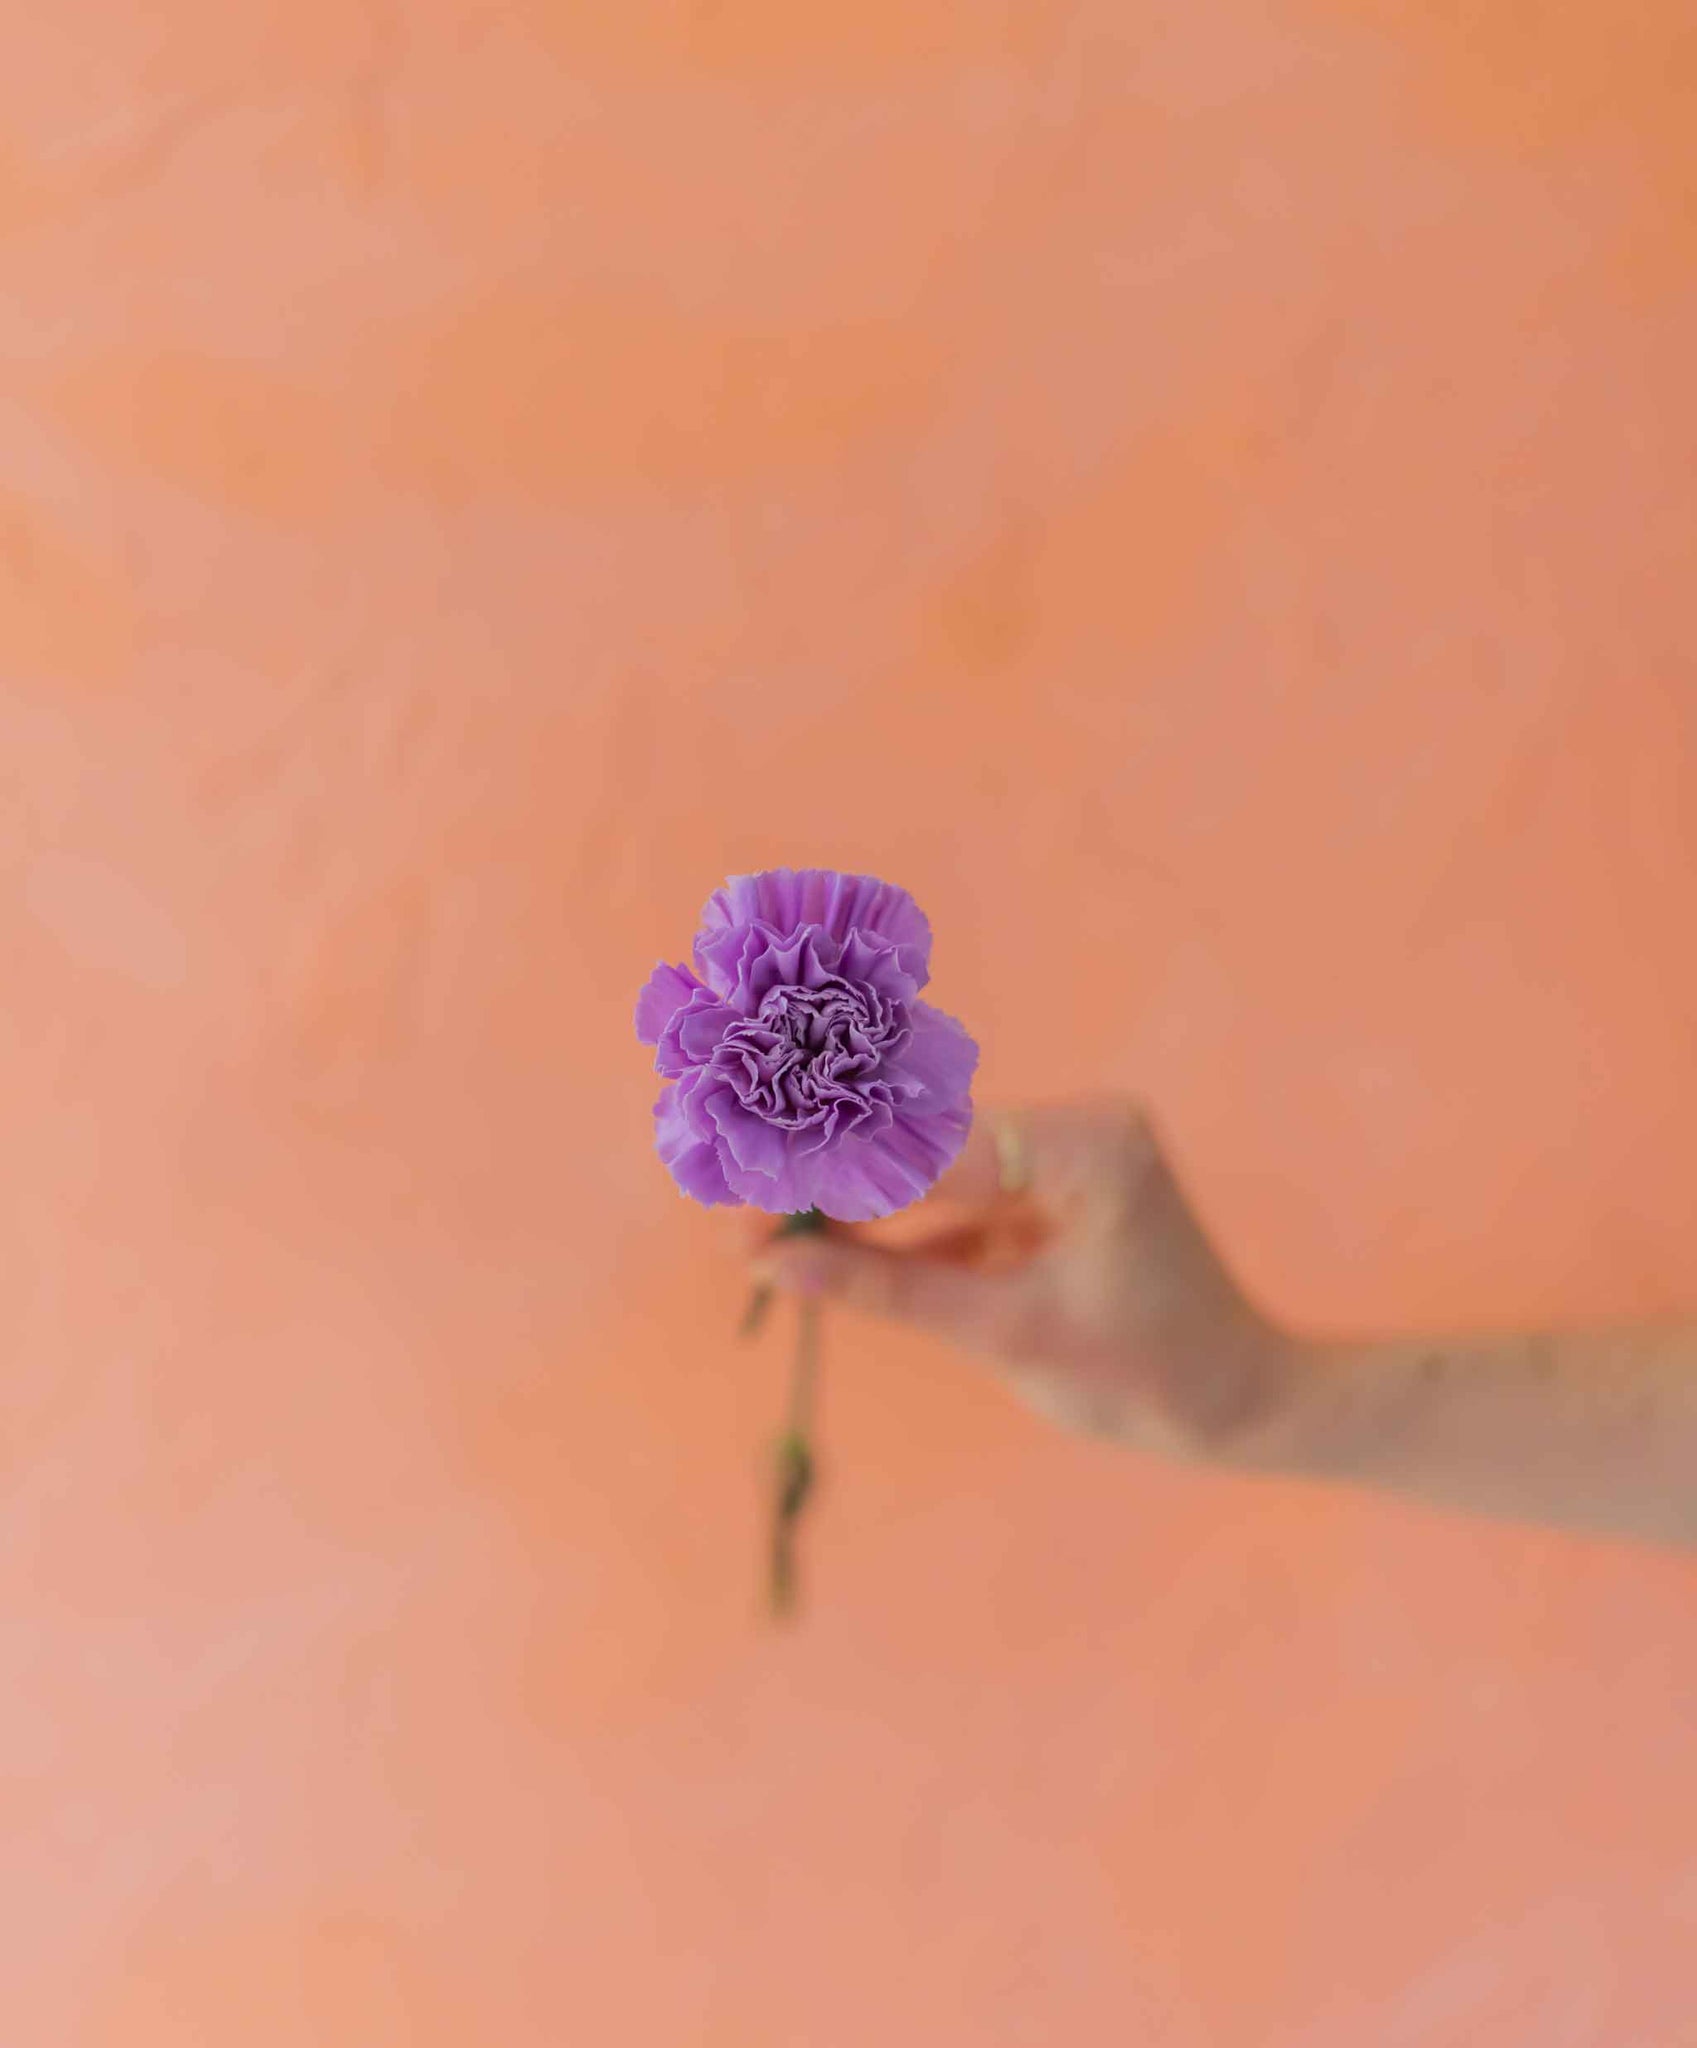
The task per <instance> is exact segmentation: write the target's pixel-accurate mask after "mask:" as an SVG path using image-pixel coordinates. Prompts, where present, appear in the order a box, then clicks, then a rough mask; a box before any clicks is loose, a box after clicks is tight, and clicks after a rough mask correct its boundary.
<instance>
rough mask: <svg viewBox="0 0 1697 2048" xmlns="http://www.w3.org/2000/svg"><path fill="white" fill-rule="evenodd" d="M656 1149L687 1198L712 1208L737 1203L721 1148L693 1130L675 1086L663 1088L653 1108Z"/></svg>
mask: <svg viewBox="0 0 1697 2048" xmlns="http://www.w3.org/2000/svg"><path fill="white" fill-rule="evenodd" d="M654 1145H655V1149H656V1150H657V1151H658V1152H659V1154H660V1157H661V1158H662V1159H663V1160H664V1161H665V1163H666V1165H667V1167H668V1168H669V1169H670V1171H671V1175H672V1178H673V1180H675V1181H676V1182H677V1184H678V1186H679V1187H680V1188H681V1189H682V1190H683V1192H684V1193H685V1194H686V1195H689V1196H691V1197H692V1198H693V1199H694V1200H695V1201H697V1202H705V1203H706V1204H707V1206H708V1207H709V1208H717V1207H720V1206H722V1205H723V1204H725V1203H732V1204H734V1203H735V1201H736V1199H737V1198H736V1196H735V1195H734V1194H733V1193H732V1192H731V1190H730V1187H729V1185H728V1184H727V1182H726V1180H725V1173H724V1168H723V1167H722V1166H721V1165H720V1164H719V1153H718V1148H717V1146H715V1145H714V1144H713V1143H712V1142H711V1141H710V1140H708V1139H704V1138H701V1137H698V1136H697V1135H696V1133H695V1132H694V1131H693V1130H692V1129H691V1128H690V1125H689V1122H688V1120H687V1118H686V1117H685V1115H684V1104H683V1103H682V1102H681V1101H680V1100H679V1093H678V1088H677V1086H676V1084H674V1085H673V1086H671V1087H669V1088H663V1089H662V1090H661V1091H660V1099H659V1101H658V1102H656V1103H655V1105H654Z"/></svg>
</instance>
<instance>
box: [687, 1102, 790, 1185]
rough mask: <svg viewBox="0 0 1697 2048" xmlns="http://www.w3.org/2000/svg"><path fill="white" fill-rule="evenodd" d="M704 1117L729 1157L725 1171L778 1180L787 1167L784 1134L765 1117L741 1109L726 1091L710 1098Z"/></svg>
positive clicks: (786, 1147)
mask: <svg viewBox="0 0 1697 2048" xmlns="http://www.w3.org/2000/svg"><path fill="white" fill-rule="evenodd" d="M707 1113H708V1115H709V1116H711V1117H712V1119H713V1122H714V1124H715V1125H716V1126H717V1128H718V1132H719V1135H720V1137H722V1138H723V1139H724V1141H725V1143H724V1147H723V1150H724V1151H725V1152H726V1153H727V1154H728V1155H729V1158H728V1160H727V1166H728V1167H740V1168H741V1169H742V1170H743V1171H744V1172H746V1173H758V1174H764V1175H765V1177H766V1178H767V1179H768V1180H777V1179H778V1178H780V1177H781V1175H782V1174H783V1172H784V1169H785V1167H786V1165H787V1164H788V1160H789V1148H788V1146H787V1144H786V1142H785V1133H784V1132H783V1131H781V1130H780V1129H779V1128H778V1126H777V1125H776V1124H769V1123H767V1122H766V1120H765V1118H764V1117H759V1116H756V1115H755V1114H754V1112H753V1111H752V1110H747V1109H744V1108H743V1106H742V1104H741V1103H740V1102H738V1100H737V1099H736V1096H735V1095H734V1094H733V1093H732V1091H731V1090H730V1089H728V1088H726V1089H722V1090H719V1091H718V1092H716V1093H715V1094H714V1095H713V1096H712V1097H711V1098H709V1100H708V1103H707ZM802 1206H803V1208H805V1207H806V1206H807V1205H806V1204H805V1203H803V1204H802Z"/></svg>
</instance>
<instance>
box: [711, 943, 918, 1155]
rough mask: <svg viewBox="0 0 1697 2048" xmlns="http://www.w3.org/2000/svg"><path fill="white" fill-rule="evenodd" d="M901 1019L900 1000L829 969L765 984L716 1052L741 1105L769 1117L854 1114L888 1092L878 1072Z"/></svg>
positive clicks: (901, 1032)
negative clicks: (752, 1010)
mask: <svg viewBox="0 0 1697 2048" xmlns="http://www.w3.org/2000/svg"><path fill="white" fill-rule="evenodd" d="M906 1023H907V1019H906V1015H905V1013H904V1011H903V1009H902V1006H901V1005H900V1004H899V1003H892V1002H890V1001H888V1000H887V999H886V998H885V997H883V996H882V995H880V994H879V993H878V991H877V990H876V989H874V988H868V987H866V986H865V985H864V984H861V983H857V982H850V981H844V980H842V979H840V978H839V977H837V976H831V977H830V978H829V979H827V980H825V981H823V982H821V983H820V985H819V986H818V987H817V988H804V987H801V986H799V985H791V986H788V987H784V988H775V989H772V990H770V991H769V992H768V993H767V995H766V998H765V1000H764V1001H763V1002H762V1003H761V1005H760V1009H759V1012H758V1014H757V1015H755V1016H753V1017H749V1018H747V1019H746V1020H745V1021H743V1022H742V1023H740V1024H737V1025H735V1026H733V1028H732V1029H731V1030H730V1031H728V1032H727V1033H726V1035H725V1038H724V1040H723V1041H722V1043H721V1046H720V1053H719V1060H720V1063H721V1065H722V1067H723V1069H724V1071H726V1072H727V1073H728V1075H729V1077H730V1079H731V1081H732V1084H733V1086H734V1087H735V1088H736V1092H737V1096H738V1098H739V1100H740V1101H741V1102H742V1105H743V1107H744V1108H745V1109H751V1110H753V1111H754V1112H755V1113H756V1114H757V1115H758V1116H761V1117H763V1118H765V1119H766V1120H767V1121H768V1122H771V1123H778V1124H784V1125H788V1126H790V1127H791V1128H797V1127H800V1126H802V1125H806V1124H814V1123H818V1122H820V1121H822V1120H824V1119H826V1118H827V1117H828V1118H830V1120H831V1121H832V1122H833V1124H834V1123H836V1122H837V1121H838V1120H840V1119H841V1118H842V1117H844V1116H847V1117H848V1118H849V1120H850V1121H851V1122H855V1121H858V1120H859V1119H860V1118H861V1117H862V1116H864V1115H866V1114H867V1113H868V1112H869V1111H870V1110H871V1108H872V1105H873V1103H874V1102H877V1101H880V1100H883V1099H884V1098H885V1097H887V1096H888V1094H889V1090H888V1087H887V1086H886V1084H884V1083H883V1082H882V1081H880V1080H879V1079H878V1073H879V1069H880V1068H881V1066H882V1065H883V1062H884V1058H885V1056H886V1055H887V1054H888V1053H889V1052H891V1051H892V1050H894V1048H895V1047H896V1046H897V1045H898V1044H899V1043H901V1041H902V1040H903V1039H904V1038H905V1037H906Z"/></svg>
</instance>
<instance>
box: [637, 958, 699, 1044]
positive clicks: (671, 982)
mask: <svg viewBox="0 0 1697 2048" xmlns="http://www.w3.org/2000/svg"><path fill="white" fill-rule="evenodd" d="M700 986H701V984H700V982H698V981H697V980H696V978H695V976H694V975H693V974H691V973H690V971H689V969H688V968H687V967H667V966H665V965H661V966H659V967H656V968H655V970H654V972H653V973H652V974H651V975H650V976H649V977H648V979H647V981H646V982H644V983H643V987H642V993H641V995H639V996H638V997H637V999H636V1035H637V1037H638V1038H640V1039H641V1040H642V1042H643V1044H644V1045H658V1044H659V1042H660V1034H661V1032H662V1031H664V1030H665V1028H666V1026H667V1025H668V1024H669V1023H670V1022H671V1020H672V1017H673V1015H674V1014H675V1013H676V1012H677V1011H678V1010H680V1009H682V1007H683V1006H684V1004H685V1003H687V1002H688V1001H689V999H690V997H691V996H692V995H693V994H694V993H695V991H696V990H697V989H698V988H699V987H700Z"/></svg>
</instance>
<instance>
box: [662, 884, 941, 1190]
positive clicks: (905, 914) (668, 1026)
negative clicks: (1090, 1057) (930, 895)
mask: <svg viewBox="0 0 1697 2048" xmlns="http://www.w3.org/2000/svg"><path fill="white" fill-rule="evenodd" d="M930 955H931V928H930V926H929V925H928V924H927V923H926V921H925V918H924V916H923V914H922V913H921V911H920V909H919V906H918V905H917V904H916V903H915V902H914V900H913V898H912V897H911V896H909V895H908V894H907V892H906V890H904V889H897V888H894V887H892V886H891V884H889V883H888V882H879V881H875V880H873V879H872V877H870V876H868V875H840V874H836V873H833V872H832V871H831V870H829V869H826V868H802V869H796V870H792V869H790V868H773V869H771V870H769V871H768V872H767V873H765V874H759V875H736V876H733V877H732V878H731V880H730V881H728V882H727V883H726V884H725V886H724V887H723V888H722V889H716V890H714V892H713V894H712V895H711V896H710V897H709V898H708V900H707V907H706V909H705V910H704V911H703V913H702V918H701V929H700V931H699V932H697V934H696V938H695V949H694V956H693V957H694V963H695V964H694V971H693V972H692V971H691V970H690V969H689V968H688V967H665V966H663V967H657V968H656V969H655V970H654V972H653V974H652V975H651V976H650V977H649V980H648V982H647V985H646V986H645V987H644V989H643V991H642V993H641V995H640V996H639V997H638V998H637V1004H636V1030H637V1036H638V1037H639V1038H640V1039H641V1040H642V1042H643V1043H644V1044H645V1045H652V1046H653V1047H654V1049H655V1050H654V1065H655V1068H656V1070H657V1071H658V1072H659V1073H660V1074H661V1075H662V1076H663V1077H664V1079H665V1083H666V1085H665V1087H664V1088H663V1089H662V1090H661V1093H660V1099H659V1101H658V1102H657V1103H656V1104H655V1105H654V1123H655V1140H656V1144H657V1145H658V1148H659V1152H660V1157H661V1158H662V1159H663V1160H664V1161H665V1162H666V1165H667V1166H668V1167H669V1168H670V1169H671V1172H672V1177H673V1178H674V1179H675V1180H676V1182H677V1184H678V1186H679V1187H680V1188H681V1189H682V1190H683V1191H684V1193H685V1194H686V1195H692V1196H694V1198H695V1199H696V1200H697V1201H698V1202H707V1203H733V1204H734V1203H749V1204H751V1205H752V1206H753V1207H755V1208H757V1209H765V1210H768V1211H770V1212H771V1213H773V1214H774V1215H793V1214H796V1213H798V1212H800V1211H803V1210H809V1209H817V1210H818V1211H819V1212H820V1213H821V1214H822V1215H825V1216H829V1217H833V1218H835V1219H836V1220H837V1221H838V1222H842V1223H859V1222H864V1221H866V1220H868V1219H869V1218H871V1217H874V1216H888V1215H891V1214H892V1213H893V1212H894V1211H895V1210H897V1209H901V1208H905V1207H906V1205H907V1204H908V1203H909V1202H912V1201H916V1200H917V1199H918V1198H919V1197H920V1196H921V1195H923V1194H924V1193H925V1191H926V1190H927V1189H928V1188H929V1187H930V1185H931V1183H932V1182H933V1181H934V1180H935V1179H936V1178H937V1176H938V1174H940V1173H941V1172H942V1171H943V1169H944V1167H946V1166H948V1165H949V1164H950V1162H951V1161H952V1160H953V1159H954V1157H955V1155H956V1154H957V1153H958V1152H959V1151H960V1148H961V1146H962V1144H963V1143H964V1142H965V1140H966V1134H967V1132H968V1130H969V1129H970V1128H971V1125H972V1098H971V1088H972V1074H973V1069H974V1068H975V1067H976V1065H977V1064H978V1048H977V1046H976V1045H974V1044H973V1042H972V1040H971V1039H970V1038H969V1037H968V1036H967V1034H966V1032H965V1031H964V1030H963V1029H962V1027H961V1026H960V1025H959V1024H957V1023H956V1022H955V1020H954V1019H953V1018H952V1017H948V1016H945V1015H944V1014H943V1012H942V1011H941V1010H937V1009H933V1008H932V1006H931V1005H930V1004H929V1003H924V1002H921V1001H920V999H919V991H920V990H921V989H922V988H923V987H924V986H925V984H926V982H927V980H928V979H929V976H930Z"/></svg>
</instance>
